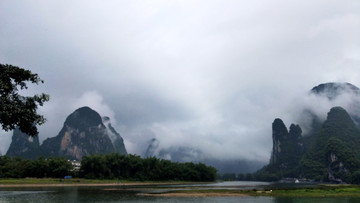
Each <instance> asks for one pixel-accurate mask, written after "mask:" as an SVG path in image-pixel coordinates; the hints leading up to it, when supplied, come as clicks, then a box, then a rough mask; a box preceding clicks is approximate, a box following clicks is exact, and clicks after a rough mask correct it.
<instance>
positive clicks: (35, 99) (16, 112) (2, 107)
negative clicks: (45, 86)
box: [0, 64, 49, 136]
mask: <svg viewBox="0 0 360 203" xmlns="http://www.w3.org/2000/svg"><path fill="white" fill-rule="evenodd" d="M28 82H31V83H35V84H39V82H41V83H44V81H43V80H41V79H40V77H39V76H38V74H33V73H31V71H30V70H25V69H22V68H19V67H16V66H12V65H8V64H6V65H3V64H0V123H1V126H2V128H3V129H4V130H5V131H9V130H13V129H15V128H16V127H19V129H20V130H21V131H22V132H24V133H26V134H28V135H30V136H36V135H37V134H38V133H39V132H38V130H37V127H36V125H37V124H39V125H42V124H43V123H44V122H45V118H44V117H43V116H42V115H39V114H38V113H37V112H36V110H37V107H38V106H42V105H43V104H44V102H46V101H49V95H47V94H44V93H42V94H40V95H34V96H32V97H31V96H22V95H20V94H19V90H23V89H27V88H28V87H27V83H28Z"/></svg>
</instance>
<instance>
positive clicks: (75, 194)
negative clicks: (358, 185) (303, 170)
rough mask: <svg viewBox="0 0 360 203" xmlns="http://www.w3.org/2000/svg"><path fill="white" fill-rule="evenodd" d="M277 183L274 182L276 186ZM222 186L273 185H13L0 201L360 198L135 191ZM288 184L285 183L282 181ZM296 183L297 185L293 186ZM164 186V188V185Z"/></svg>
mask: <svg viewBox="0 0 360 203" xmlns="http://www.w3.org/2000/svg"><path fill="white" fill-rule="evenodd" d="M279 186H280V187H281V185H277V186H276V187H279ZM184 187H186V188H189V189H191V187H194V188H197V189H199V188H222V189H229V190H231V189H236V188H241V189H251V188H256V189H261V188H267V187H273V185H271V184H270V183H265V182H246V181H239V182H221V183H213V184H198V185H192V184H191V185H169V186H164V185H162V186H151V187H149V186H136V187H134V186H103V187H76V186H68V187H31V188H29V187H16V188H6V187H5V188H0V202H1V203H2V202H4V203H6V202H9V203H10V202H36V203H40V202H52V203H55V202H66V203H70V202H140V203H142V202H160V203H161V202H174V203H182V202H206V203H213V202H214V203H215V202H221V203H225V202H226V203H228V202H229V203H231V202H255V203H256V202H259V203H260V202H261V203H287V202H290V203H297V202H301V203H303V202H311V203H332V202H334V203H342V202H354V203H355V202H360V198H348V197H340V198H308V197H291V198H289V197H252V196H245V197H153V196H143V195H139V194H142V193H161V192H162V191H167V190H176V189H177V188H184ZM286 187H289V185H286ZM296 187H298V186H296ZM164 188H166V189H164Z"/></svg>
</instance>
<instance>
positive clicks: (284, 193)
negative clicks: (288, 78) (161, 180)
mask: <svg viewBox="0 0 360 203" xmlns="http://www.w3.org/2000/svg"><path fill="white" fill-rule="evenodd" d="M139 195H144V196H157V197H227V196H234V197H236V196H269V197H358V198H360V186H359V185H317V186H314V187H308V188H289V189H276V188H273V189H272V188H271V187H270V188H268V189H266V190H257V189H252V190H242V189H191V190H189V189H185V190H181V189H180V190H172V191H168V192H162V193H144V194H139Z"/></svg>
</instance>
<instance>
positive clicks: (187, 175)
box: [0, 153, 217, 182]
mask: <svg viewBox="0 0 360 203" xmlns="http://www.w3.org/2000/svg"><path fill="white" fill-rule="evenodd" d="M216 174H217V171H216V169H215V168H213V167H210V166H206V165H204V164H202V163H197V164H195V163H174V162H171V161H169V160H162V159H158V158H155V157H149V158H145V159H143V158H141V157H139V156H136V155H120V154H116V153H114V154H107V155H91V156H84V157H83V160H82V162H81V168H80V173H79V171H74V170H73V166H72V164H71V162H70V161H68V160H67V159H65V158H58V157H56V158H55V157H50V158H44V157H41V158H38V159H36V160H27V159H22V158H10V157H7V156H1V157H0V178H26V177H34V178H64V176H68V175H71V176H73V177H82V178H86V179H107V180H111V179H114V180H136V181H170V180H172V181H198V182H200V181H201V182H202V181H215V179H216Z"/></svg>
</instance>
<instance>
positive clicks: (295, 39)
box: [0, 0, 360, 160]
mask: <svg viewBox="0 0 360 203" xmlns="http://www.w3.org/2000/svg"><path fill="white" fill-rule="evenodd" d="M359 6H360V3H359V1H356V0H349V1H346V2H343V1H342V2H340V1H325V0H316V1H311V2H307V1H306V2H305V1H300V0H299V1H297V0H296V1H291V2H290V1H285V0H275V1H271V2H269V1H264V0H257V1H226V2H224V1H218V0H210V1H201V0H196V1H191V2H187V1H146V2H145V1H137V0H134V1H129V2H126V1H111V0H110V1H106V2H99V1H76V2H73V1H59V2H53V1H36V2H30V1H29V2H26V1H25V2H21V3H20V2H16V1H10V0H4V1H1V2H0V8H1V12H0V27H2V29H1V30H0V36H1V37H0V44H1V46H2V48H1V50H0V61H1V63H9V64H13V65H17V66H20V67H24V68H28V69H31V70H32V71H33V72H36V73H38V74H39V75H40V77H41V78H42V79H44V80H45V84H44V85H40V86H38V87H36V88H37V89H36V91H39V92H46V93H49V94H50V95H51V101H50V102H48V103H47V104H45V106H44V107H43V108H41V109H40V111H41V112H42V113H43V114H45V116H46V117H47V119H48V122H47V123H46V124H45V125H44V126H42V127H41V128H40V130H41V135H40V138H41V140H43V139H45V137H49V136H55V135H56V134H57V133H58V131H59V130H60V128H61V127H62V124H63V122H64V120H65V118H66V116H68V115H69V114H70V113H71V112H73V111H74V110H75V109H76V108H78V107H80V106H82V105H88V106H90V107H91V108H94V109H96V110H98V111H99V113H100V114H101V115H104V116H105V114H109V115H108V116H112V117H113V118H112V119H113V120H114V121H116V122H117V124H118V128H117V130H118V131H119V132H120V133H121V135H122V136H123V137H124V139H125V144H126V146H127V147H128V148H129V149H130V150H128V151H129V152H131V153H140V152H142V151H143V149H144V148H143V146H145V145H146V143H147V142H148V141H149V140H150V139H152V138H153V137H156V138H157V139H159V140H160V145H159V147H160V148H165V147H168V146H170V145H188V146H194V147H198V148H201V149H203V150H205V151H206V152H207V153H209V154H211V155H212V156H219V157H241V158H249V159H251V158H254V159H262V160H267V159H268V157H269V156H270V150H271V145H272V142H271V123H272V121H273V119H274V118H276V117H281V118H283V120H284V121H285V123H286V124H287V125H289V124H290V123H291V122H299V120H300V119H297V115H299V109H302V108H303V107H307V106H310V104H312V103H314V102H315V104H316V105H317V107H316V108H315V107H314V108H315V109H316V110H319V115H320V114H321V115H323V114H324V112H326V111H327V110H326V108H327V107H329V106H331V105H333V104H335V103H327V102H326V101H322V100H321V99H320V100H319V99H318V98H312V97H311V96H310V97H309V96H308V91H309V89H311V88H312V87H313V86H315V85H318V84H320V83H323V82H329V81H335V82H344V81H346V82H350V83H352V84H354V85H357V86H360V84H359V82H358V81H360V73H358V72H359V71H358V67H359V65H360V57H359V54H358V53H360V40H359V38H358V36H359V34H360V29H359V28H360V24H359V20H358V17H359V15H360V13H359V9H358V8H359ZM14 13H16V14H17V15H14ZM344 102H345V101H344ZM320 104H321V105H320ZM338 104H342V101H339V103H338ZM320 110H321V111H320ZM100 111H101V112H100ZM325 116H326V115H325ZM3 145H4V144H3ZM2 151H4V150H3V149H2Z"/></svg>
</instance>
